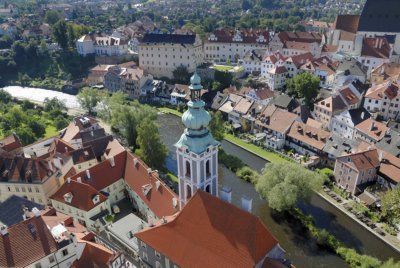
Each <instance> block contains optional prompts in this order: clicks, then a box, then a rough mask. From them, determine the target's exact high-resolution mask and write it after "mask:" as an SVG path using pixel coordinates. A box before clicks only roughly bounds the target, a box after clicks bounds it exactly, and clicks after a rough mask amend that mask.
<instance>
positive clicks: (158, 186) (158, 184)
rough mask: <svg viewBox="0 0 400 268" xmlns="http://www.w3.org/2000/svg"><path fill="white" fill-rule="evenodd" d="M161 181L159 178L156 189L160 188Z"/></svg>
mask: <svg viewBox="0 0 400 268" xmlns="http://www.w3.org/2000/svg"><path fill="white" fill-rule="evenodd" d="M160 185H161V182H160V181H159V180H157V181H156V189H157V190H158V188H160Z"/></svg>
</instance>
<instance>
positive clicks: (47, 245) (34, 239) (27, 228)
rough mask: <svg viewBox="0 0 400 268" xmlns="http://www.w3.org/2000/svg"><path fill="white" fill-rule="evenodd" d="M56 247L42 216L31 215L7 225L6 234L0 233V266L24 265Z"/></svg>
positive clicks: (54, 249)
mask: <svg viewBox="0 0 400 268" xmlns="http://www.w3.org/2000/svg"><path fill="white" fill-rule="evenodd" d="M57 249H58V248H57V243H56V241H55V240H54V238H53V236H52V234H51V232H50V230H49V229H48V228H47V226H46V223H45V222H44V221H43V219H42V217H40V216H39V217H32V218H29V219H27V220H25V221H22V222H20V223H17V224H14V225H12V226H9V227H8V235H4V236H3V235H0V267H25V266H28V265H30V264H32V263H34V262H36V261H38V260H40V259H42V258H44V257H46V256H48V255H50V254H51V253H53V252H55V251H57Z"/></svg>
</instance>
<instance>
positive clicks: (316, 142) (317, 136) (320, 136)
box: [288, 121, 331, 150]
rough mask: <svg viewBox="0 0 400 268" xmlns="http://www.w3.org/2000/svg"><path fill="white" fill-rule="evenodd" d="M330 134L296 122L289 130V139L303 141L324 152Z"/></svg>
mask: <svg viewBox="0 0 400 268" xmlns="http://www.w3.org/2000/svg"><path fill="white" fill-rule="evenodd" d="M330 135H331V133H330V132H327V131H325V130H322V129H320V128H315V127H312V126H309V125H306V124H304V123H302V122H298V121H295V122H294V123H293V125H292V127H291V128H290V130H289V133H288V137H291V138H293V139H296V140H298V141H301V142H303V143H305V144H307V145H309V146H311V147H314V148H316V149H318V150H322V149H323V148H324V146H325V143H326V140H327V139H328V138H329V136H330Z"/></svg>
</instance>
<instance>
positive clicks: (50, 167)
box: [47, 160, 53, 171]
mask: <svg viewBox="0 0 400 268" xmlns="http://www.w3.org/2000/svg"><path fill="white" fill-rule="evenodd" d="M47 164H48V165H49V169H50V170H51V171H53V166H52V165H51V161H50V160H47Z"/></svg>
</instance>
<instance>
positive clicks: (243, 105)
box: [233, 98, 254, 114]
mask: <svg viewBox="0 0 400 268" xmlns="http://www.w3.org/2000/svg"><path fill="white" fill-rule="evenodd" d="M253 103H254V101H249V100H247V99H245V98H242V99H241V100H240V101H239V102H238V104H236V105H235V107H233V111H235V112H238V113H240V114H247V112H248V111H249V109H250V107H251V106H252V105H253Z"/></svg>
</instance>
